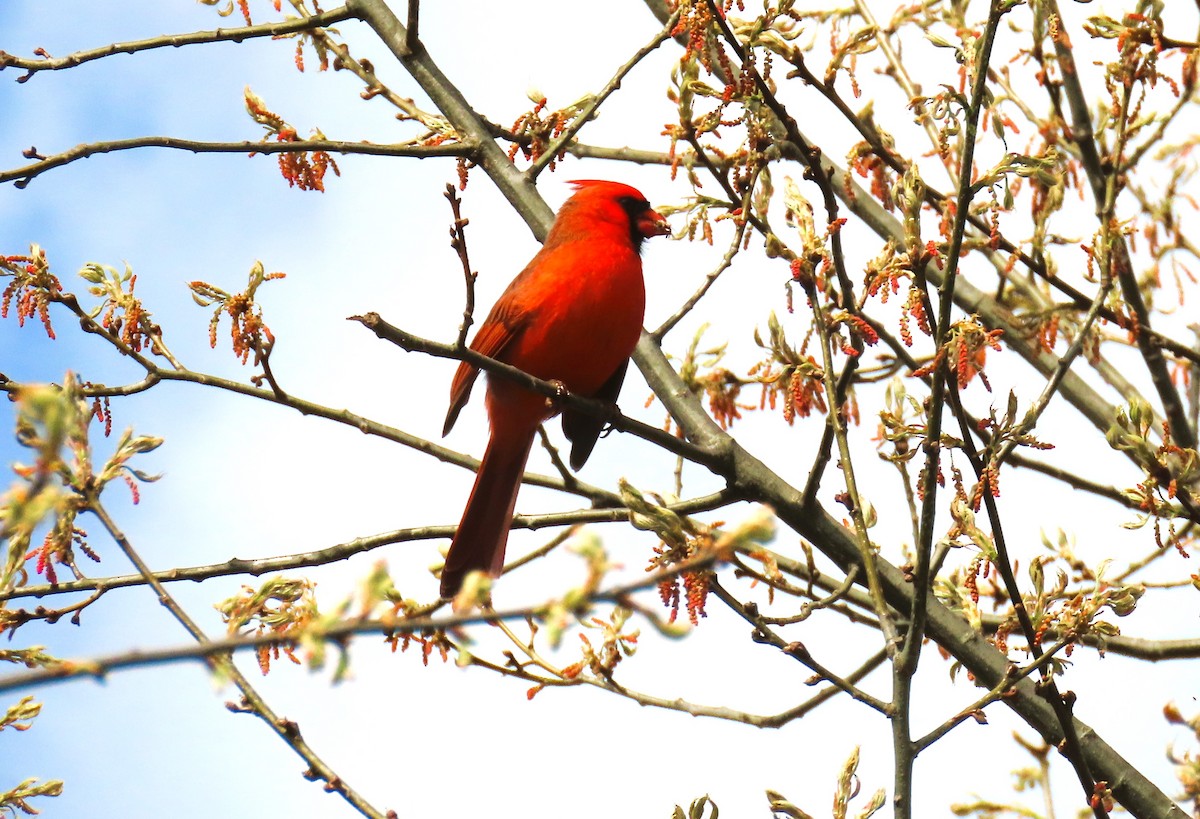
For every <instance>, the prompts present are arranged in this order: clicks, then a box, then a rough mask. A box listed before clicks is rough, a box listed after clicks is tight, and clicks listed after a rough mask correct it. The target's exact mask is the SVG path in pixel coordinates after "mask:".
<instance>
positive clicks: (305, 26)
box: [0, 6, 354, 82]
mask: <svg viewBox="0 0 1200 819" xmlns="http://www.w3.org/2000/svg"><path fill="white" fill-rule="evenodd" d="M353 16H354V14H353V13H352V12H351V11H350V9H348V8H347V7H346V6H339V7H338V8H336V9H330V10H329V11H326V12H322V13H320V14H314V15H311V16H309V17H304V18H299V19H296V18H292V19H290V20H283V21H281V22H277V23H259V24H258V25H253V26H243V27H240V28H218V29H215V30H213V31H193V32H188V33H187V34H164V35H162V36H159V37H151V38H149V39H146V40H134V41H130V42H124V43H110V44H109V45H106V46H101V47H100V48H93V49H90V50H88V51H76V52H74V53H72V54H68V55H67V56H65V57H47V58H37V59H35V58H33V57H17V56H14V55H12V54H8V53H5V52H3V51H0V71H3V70H4V69H5V68H8V67H9V66H12V67H14V68H23V69H25V70H26V72H27V73H26V74H25V75H24V76H22V77H18V78H17V82H25V81H26V80H28V79H29V78H30V77H32V76H33V75H34V74H36V73H38V72H39V71H59V70H61V69H64V68H74V67H75V66H77V65H82V64H83V63H86V62H91V61H92V60H99V59H102V58H104V57H110V56H112V55H114V54H134V53H137V52H139V51H149V50H151V49H156V48H179V47H180V46H185V45H194V44H197V43H217V42H224V41H231V42H235V43H240V42H243V41H244V40H250V39H253V38H255V37H279V36H282V35H286V34H295V33H297V32H300V31H307V30H310V29H315V28H323V27H325V26H331V25H333V24H335V23H340V22H342V21H343V20H349V19H350V18H352V17H353Z"/></svg>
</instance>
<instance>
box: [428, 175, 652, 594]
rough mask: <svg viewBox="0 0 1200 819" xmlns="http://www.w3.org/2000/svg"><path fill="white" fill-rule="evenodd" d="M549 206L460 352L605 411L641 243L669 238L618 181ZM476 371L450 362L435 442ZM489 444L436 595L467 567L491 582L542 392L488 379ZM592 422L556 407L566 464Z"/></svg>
mask: <svg viewBox="0 0 1200 819" xmlns="http://www.w3.org/2000/svg"><path fill="white" fill-rule="evenodd" d="M572 184H573V185H574V186H575V189H576V193H575V194H574V195H573V196H572V197H571V198H570V199H568V200H567V201H566V203H564V204H563V206H562V209H561V210H559V212H558V216H557V218H556V219H555V220H554V226H553V227H551V228H550V234H549V235H548V236H547V237H546V243H545V244H544V245H543V246H542V249H541V250H540V251H538V253H537V255H536V256H534V257H533V259H532V260H531V261H530V262H529V264H528V265H526V267H525V269H524V270H522V271H521V273H520V274H519V275H518V276H517V277H516V278H515V279H513V281H512V283H511V284H510V285H509V286H508V289H507V290H505V291H504V294H503V295H502V296H501V297H500V300H499V301H497V302H496V306H495V307H493V308H492V312H491V313H489V314H488V317H487V319H486V320H485V321H484V322H483V324H482V325H481V326H480V328H479V332H477V333H476V334H475V340H474V341H472V342H471V349H472V350H475V351H476V352H479V353H483V354H484V355H487V356H491V357H492V358H496V359H499V360H500V361H503V362H505V363H507V364H511V365H512V366H514V367H517V368H519V369H521V370H523V371H525V372H527V373H529V374H530V375H534V376H537V377H538V378H541V379H543V380H547V381H551V380H553V381H558V382H561V383H562V385H563V386H564V387H566V389H567V390H568V391H569V392H571V393H572V394H574V395H579V396H586V397H590V398H597V399H600V400H603V401H608V402H611V403H615V402H616V400H617V394H618V393H619V392H620V391H621V382H622V381H623V380H624V378H625V368H626V366H627V365H628V364H629V356H630V355H631V354H632V353H633V348H634V345H635V344H637V340H638V336H639V335H640V334H641V330H642V317H643V312H644V310H645V306H646V289H645V284H644V283H643V281H642V260H641V257H640V256H639V253H640V252H641V249H642V242H643V240H645V239H649V238H650V237H652V236H662V235H665V234H667V233H669V232H670V229H669V228H668V226H667V222H666V220H665V219H663V217H662V216H660V215H659V214H657V213H655V212H654V211H653V210H652V209H651V208H650V203H649V202H647V201H646V197H644V196H642V194H641V193H640V192H639V191H637V190H636V189H635V188H631V187H629V186H628V185H622V184H620V183H618V182H606V181H597V180H582V181H578V182H573V183H572ZM478 375H479V369H478V368H477V367H473V366H471V365H470V364H468V363H467V362H465V361H464V362H462V363H461V364H459V366H458V371H457V372H456V373H455V374H454V381H453V383H452V384H451V386H450V410H449V412H447V413H446V426H445V428H444V429H443V431H442V434H443V435H445V434H446V433H448V432H449V431H450V428H451V427H453V426H454V422H455V420H456V419H457V418H458V414H459V412H460V411H461V410H462V408H463V406H465V405H466V403H467V399H468V398H470V395H471V387H472V385H473V384H474V383H475V378H476V377H477V376H478ZM487 411H488V418H489V420H490V422H491V437H490V438H489V439H488V445H487V450H486V451H485V452H484V455H483V461H482V462H481V463H480V465H479V474H478V475H477V476H476V478H475V486H474V488H473V489H472V490H471V496H470V497H469V498H468V499H467V507H466V509H465V510H464V511H463V516H462V521H461V522H460V523H459V524H458V531H457V532H456V533H455V535H454V540H453V542H451V544H450V552H449V553H448V554H447V555H446V566H445V568H444V569H442V587H441V594H442V597H443V598H450V597H453V596H454V595H456V594H457V593H458V591H459V589H460V588H461V586H462V581H463V578H464V577H465V576H466V574H467V573H468V572H470V571H474V570H476V569H478V570H483V571H487V572H490V573H491V574H492V576H497V575H499V573H500V571H501V569H503V567H504V547H505V544H506V543H507V542H508V529H509V525H510V524H511V522H512V516H513V508H514V507H515V506H516V502H517V491H518V490H519V489H520V487H521V476H522V475H523V474H524V472H525V461H526V460H527V459H528V458H529V450H530V448H531V447H532V446H533V438H534V435H535V434H536V433H537V428H538V425H539V424H541V423H542V422H543V421H545V420H546V419H547V418H549V417H550V416H551V415H553V414H554V410H553V407H552V405H551V403H550V402H549V401H547V399H546V398H545V397H544V396H541V395H538V394H537V393H534V392H530V391H529V390H526V389H524V388H522V387H519V386H517V385H516V384H515V383H513V382H512V381H510V380H507V379H505V378H503V377H502V376H492V377H489V378H488V388H487ZM603 426H604V421H603V419H600V418H597V417H594V416H590V415H585V414H582V413H579V412H573V411H571V410H569V409H567V410H564V411H563V432H564V433H565V434H566V436H567V438H568V439H570V441H571V444H572V446H571V468H572V469H579V468H580V467H581V466H583V464H584V462H585V461H586V460H587V458H588V455H590V454H591V452H592V447H593V446H595V444H596V439H597V438H598V437H599V436H600V432H601V430H602V429H603Z"/></svg>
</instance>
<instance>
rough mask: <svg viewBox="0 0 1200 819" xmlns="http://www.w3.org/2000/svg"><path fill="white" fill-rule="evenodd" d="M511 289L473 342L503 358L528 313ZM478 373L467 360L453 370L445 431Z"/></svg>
mask: <svg viewBox="0 0 1200 819" xmlns="http://www.w3.org/2000/svg"><path fill="white" fill-rule="evenodd" d="M513 284H516V280H514V281H513ZM512 293H513V287H512V285H510V286H509V289H508V290H506V291H505V293H504V295H503V296H501V297H500V300H499V301H498V302H496V305H495V306H494V307H493V308H492V312H490V313H488V317H487V318H486V319H485V320H484V322H483V325H482V326H480V328H479V332H478V333H476V334H475V338H474V340H473V341H472V342H471V349H472V350H474V351H475V352H477V353H481V354H482V355H486V356H487V357H489V358H497V359H502V358H503V354H504V350H505V348H506V347H508V345H509V344H511V343H512V342H513V340H514V339H516V338H517V337H518V336H520V334H521V331H522V330H523V329H524V327H525V325H526V321H527V313H526V311H524V310H522V309H521V306H520V304H519V303H518V302H517V300H516V299H515V298H513V297H512ZM478 377H479V368H478V367H476V366H474V365H472V364H470V363H468V362H466V361H463V362H461V363H460V364H459V365H458V370H457V371H456V372H455V373H454V380H453V381H452V382H451V383H450V409H449V410H447V412H446V424H445V426H444V427H443V428H442V435H445V434H446V433H448V432H449V431H450V429H451V427H453V426H454V422H455V421H457V420H458V414H459V413H460V412H462V408H463V407H465V406H466V405H467V401H468V399H470V397H471V388H472V387H473V386H474V385H475V379H476V378H478Z"/></svg>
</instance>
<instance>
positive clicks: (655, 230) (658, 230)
mask: <svg viewBox="0 0 1200 819" xmlns="http://www.w3.org/2000/svg"><path fill="white" fill-rule="evenodd" d="M637 227H638V233H640V234H642V236H644V237H645V238H647V239H649V238H650V237H652V236H669V235H670V234H671V226H670V225H668V224H667V220H666V219H664V218H663V217H662V216H661V215H660V214H659V213H658V212H657V211H653V210H650V209H649V208H647V209H646V210H645V212H644V213H642V215H641V216H639V217H638V221H637Z"/></svg>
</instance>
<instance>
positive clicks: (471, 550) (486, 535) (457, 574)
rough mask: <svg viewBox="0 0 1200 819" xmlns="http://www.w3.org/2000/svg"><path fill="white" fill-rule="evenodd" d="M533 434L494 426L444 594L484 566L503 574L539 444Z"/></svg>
mask: <svg viewBox="0 0 1200 819" xmlns="http://www.w3.org/2000/svg"><path fill="white" fill-rule="evenodd" d="M533 434H534V433H533V431H530V432H529V434H528V435H526V434H522V433H518V434H506V432H505V431H497V430H493V432H492V437H491V439H490V440H489V441H488V446H487V451H486V452H484V453H483V461H482V462H480V464H479V474H478V475H476V476H475V487H474V488H473V489H472V490H471V497H470V498H468V499H467V508H466V510H465V511H464V512H463V516H462V521H461V522H460V523H459V524H458V531H457V532H455V533H454V540H453V541H452V542H451V543H450V551H449V553H448V554H447V555H446V567H445V568H444V569H442V590H441V591H442V597H445V598H449V597H453V596H454V595H456V594H458V590H459V588H461V587H462V582H463V578H464V577H466V575H467V573H468V572H472V571H475V570H481V571H486V572H490V573H491V574H492V575H493V576H494V575H498V574H499V573H500V570H501V569H503V568H504V547H505V545H506V544H507V542H508V529H509V524H511V522H512V516H513V509H514V508H515V507H516V504H517V492H518V490H520V488H521V476H522V475H523V474H524V473H525V462H526V461H527V460H528V459H529V450H530V448H531V447H532V446H533Z"/></svg>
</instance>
